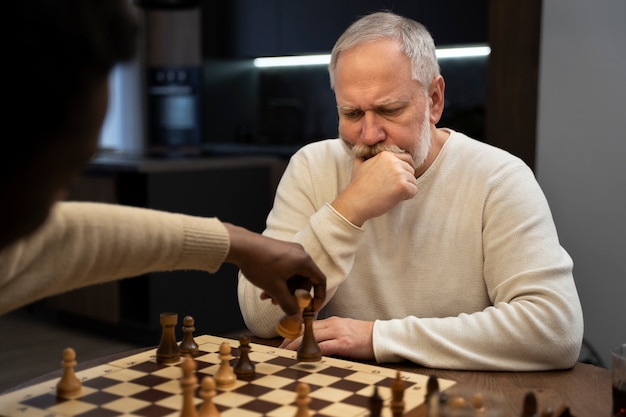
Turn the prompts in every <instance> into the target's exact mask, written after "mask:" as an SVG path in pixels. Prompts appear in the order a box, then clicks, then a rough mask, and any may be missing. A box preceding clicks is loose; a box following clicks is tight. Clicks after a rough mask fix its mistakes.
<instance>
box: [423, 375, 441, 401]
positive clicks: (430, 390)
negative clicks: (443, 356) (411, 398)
mask: <svg viewBox="0 0 626 417" xmlns="http://www.w3.org/2000/svg"><path fill="white" fill-rule="evenodd" d="M437 393H439V380H438V379H437V377H436V376H434V375H431V376H429V377H428V382H426V396H425V398H424V399H425V401H426V402H427V403H428V400H429V399H430V397H431V396H432V395H433V394H437Z"/></svg>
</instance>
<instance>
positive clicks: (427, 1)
mask: <svg viewBox="0 0 626 417" xmlns="http://www.w3.org/2000/svg"><path fill="white" fill-rule="evenodd" d="M214 3H215V2H209V1H207V0H205V1H204V2H203V4H202V13H203V32H204V37H203V43H204V53H205V56H209V57H210V56H219V57H228V58H254V57H258V56H280V55H298V54H315V53H329V52H330V50H331V49H332V47H333V45H334V43H335V41H336V40H337V38H338V37H339V35H340V34H341V33H342V32H343V31H344V30H345V29H346V28H347V27H348V26H349V25H350V24H351V23H352V22H353V21H354V20H356V19H357V18H358V17H359V16H362V15H364V14H367V13H370V12H374V11H379V10H391V11H393V12H396V13H398V14H401V15H404V16H407V17H411V18H413V19H415V20H417V21H419V22H421V23H423V24H424V25H425V26H426V27H427V28H428V29H429V30H430V31H431V33H432V34H433V37H434V38H435V42H436V44H437V45H438V46H445V45H460V44H470V43H485V42H487V15H488V8H487V0H469V1H467V0H421V1H420V0H393V1H392V0H386V1H385V0H339V1H336V0H335V1H332V0H316V1H293V0H263V1H258V0H233V1H229V2H223V4H214Z"/></svg>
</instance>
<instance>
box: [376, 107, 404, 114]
mask: <svg viewBox="0 0 626 417" xmlns="http://www.w3.org/2000/svg"><path fill="white" fill-rule="evenodd" d="M401 110H402V109H401V108H398V109H381V110H380V113H381V114H382V115H384V116H396V115H398V114H400V111H401Z"/></svg>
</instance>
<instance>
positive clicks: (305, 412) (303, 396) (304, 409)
mask: <svg viewBox="0 0 626 417" xmlns="http://www.w3.org/2000/svg"><path fill="white" fill-rule="evenodd" d="M309 392H311V387H309V384H307V383H305V382H300V383H299V384H298V386H297V387H296V393H297V396H296V407H298V411H296V414H294V416H293V417H310V416H311V414H310V413H309V403H310V402H311V398H310V397H309Z"/></svg>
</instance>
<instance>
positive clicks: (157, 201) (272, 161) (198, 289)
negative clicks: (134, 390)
mask: <svg viewBox="0 0 626 417" xmlns="http://www.w3.org/2000/svg"><path fill="white" fill-rule="evenodd" d="M283 167H284V162H283V161H281V160H279V159H277V158H269V157H267V158H266V157H259V158H255V157H250V158H246V157H241V158H215V159H211V158H208V159H200V160H195V159H189V160H180V161H176V160H174V161H167V160H162V161H145V160H143V161H136V162H130V163H124V164H123V165H119V164H116V163H111V162H110V161H109V162H107V163H102V162H100V163H98V162H97V161H96V163H94V164H92V165H91V166H90V167H89V168H88V169H87V170H86V172H85V173H84V175H83V176H82V177H81V178H80V179H79V180H78V181H77V182H76V183H75V185H74V188H73V190H72V193H71V195H70V198H71V199H72V200H78V201H100V202H108V203H118V204H124V205H131V206H138V207H146V208H152V209H159V210H166V211H172V212H179V213H185V214H191V215H198V216H205V217H218V218H220V219H221V220H222V221H227V222H230V223H235V224H238V225H241V226H244V227H246V228H248V229H250V230H254V231H257V232H261V231H263V229H264V228H265V218H266V216H267V213H268V212H269V210H270V207H271V203H272V199H273V195H274V190H275V184H276V179H277V178H278V177H279V176H280V175H281V174H282V169H283ZM236 288H237V269H236V268H235V267H234V266H232V265H229V264H225V265H223V266H222V268H221V269H220V270H219V271H218V272H216V273H214V274H209V273H206V272H202V271H171V272H163V273H151V274H147V275H145V276H140V277H133V278H132V279H125V280H122V281H116V282H111V283H107V284H102V285H97V286H93V287H88V288H84V289H79V290H75V291H72V292H70V293H67V294H63V295H61V296H57V297H52V298H50V299H48V300H46V304H47V307H48V308H53V309H54V310H56V311H58V312H60V313H61V314H62V315H63V316H64V317H65V319H66V320H72V321H74V322H75V324H77V325H80V324H81V323H82V324H85V325H86V326H88V327H89V328H91V329H94V328H98V326H100V327H101V328H102V329H103V330H110V332H111V333H113V334H115V335H116V336H121V337H123V338H125V339H128V340H132V341H136V342H138V343H142V344H146V345H151V344H157V343H158V341H159V335H160V332H161V327H160V323H159V314H160V313H162V312H176V313H178V314H179V323H180V325H179V326H178V327H177V331H180V326H181V325H182V319H183V317H184V316H186V315H191V316H193V317H194V318H195V320H196V322H195V327H196V334H225V333H229V332H233V331H237V330H240V329H243V328H244V327H245V326H244V323H243V319H242V317H241V314H240V310H239V305H238V301H237V290H236Z"/></svg>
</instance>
